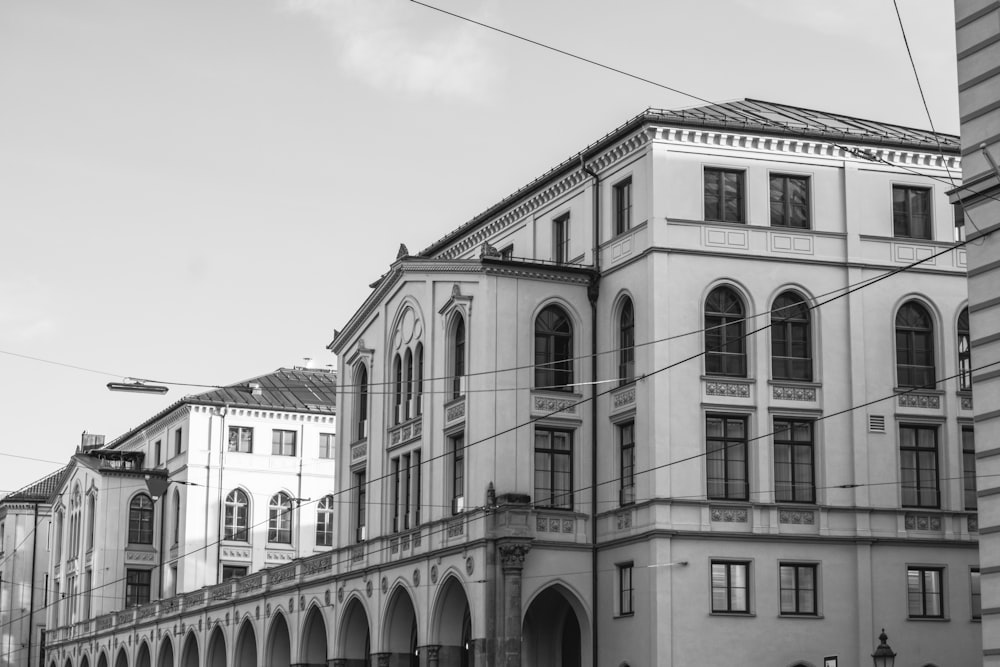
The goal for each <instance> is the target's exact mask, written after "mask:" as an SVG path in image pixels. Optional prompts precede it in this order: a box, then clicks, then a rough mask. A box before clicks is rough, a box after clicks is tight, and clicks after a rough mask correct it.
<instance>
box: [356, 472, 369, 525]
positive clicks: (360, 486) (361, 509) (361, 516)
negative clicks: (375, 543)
mask: <svg viewBox="0 0 1000 667" xmlns="http://www.w3.org/2000/svg"><path fill="white" fill-rule="evenodd" d="M353 476H354V504H355V507H354V541H355V542H357V543H361V542H364V541H365V539H366V538H367V527H366V518H367V511H368V507H367V505H368V479H367V478H368V475H367V472H366V471H365V470H355V471H354V473H353Z"/></svg>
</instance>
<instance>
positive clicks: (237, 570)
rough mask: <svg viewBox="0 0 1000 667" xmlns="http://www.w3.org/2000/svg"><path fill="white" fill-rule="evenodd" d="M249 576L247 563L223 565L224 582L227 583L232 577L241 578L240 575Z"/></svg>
mask: <svg viewBox="0 0 1000 667" xmlns="http://www.w3.org/2000/svg"><path fill="white" fill-rule="evenodd" d="M245 576H247V567H246V565H223V566H222V582H221V583H226V582H227V581H229V580H230V579H239V578H240V577H245Z"/></svg>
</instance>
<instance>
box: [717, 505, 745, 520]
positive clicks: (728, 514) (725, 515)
mask: <svg viewBox="0 0 1000 667" xmlns="http://www.w3.org/2000/svg"><path fill="white" fill-rule="evenodd" d="M709 511H710V514H711V517H712V521H721V522H723V523H746V522H747V518H748V516H749V513H748V512H747V509H746V508H745V507H712V508H710V510H709Z"/></svg>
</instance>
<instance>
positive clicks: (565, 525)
mask: <svg viewBox="0 0 1000 667" xmlns="http://www.w3.org/2000/svg"><path fill="white" fill-rule="evenodd" d="M535 530H536V531H538V532H540V533H574V532H576V522H575V521H574V520H573V519H564V518H560V517H554V516H546V515H538V516H536V517H535Z"/></svg>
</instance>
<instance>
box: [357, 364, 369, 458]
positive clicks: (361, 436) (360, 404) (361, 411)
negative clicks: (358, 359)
mask: <svg viewBox="0 0 1000 667" xmlns="http://www.w3.org/2000/svg"><path fill="white" fill-rule="evenodd" d="M354 389H355V392H354V397H355V400H356V405H354V406H353V407H354V420H353V421H354V424H353V428H354V442H358V441H360V440H367V439H368V366H366V365H365V364H364V363H360V364H358V368H357V370H356V371H355V372H354Z"/></svg>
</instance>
